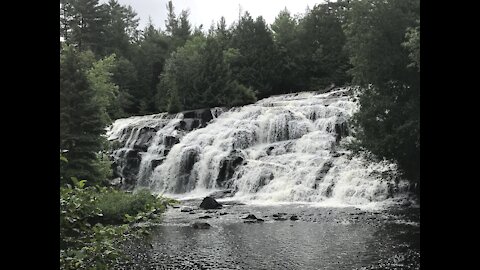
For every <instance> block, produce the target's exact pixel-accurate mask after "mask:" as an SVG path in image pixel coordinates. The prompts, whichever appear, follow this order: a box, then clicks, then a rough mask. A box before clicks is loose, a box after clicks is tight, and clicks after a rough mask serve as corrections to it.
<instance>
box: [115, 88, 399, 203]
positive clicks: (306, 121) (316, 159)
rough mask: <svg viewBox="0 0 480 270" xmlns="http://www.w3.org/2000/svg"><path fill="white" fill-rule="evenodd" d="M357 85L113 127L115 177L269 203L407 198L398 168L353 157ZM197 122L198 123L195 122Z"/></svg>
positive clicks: (160, 188) (159, 188) (160, 189)
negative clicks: (226, 191)
mask: <svg viewBox="0 0 480 270" xmlns="http://www.w3.org/2000/svg"><path fill="white" fill-rule="evenodd" d="M353 90H354V88H349V87H347V88H337V89H334V90H333V91H331V92H328V93H322V94H320V93H315V92H302V93H295V94H287V95H278V96H272V97H269V98H265V99H262V100H260V101H258V102H256V103H254V104H250V105H247V106H243V107H236V108H232V109H229V110H224V109H222V108H213V109H208V110H196V111H189V112H182V113H179V114H176V115H168V114H157V115H150V116H142V117H131V118H127V119H119V120H117V121H115V122H114V123H113V125H112V127H111V129H110V130H109V133H108V134H107V135H108V136H109V139H110V140H112V141H117V142H118V143H119V144H120V145H121V147H119V148H118V149H116V150H115V151H114V153H113V156H114V163H115V166H116V171H117V175H119V176H121V177H124V178H126V179H128V180H129V181H128V182H129V183H130V184H131V185H134V186H135V187H148V188H150V189H151V190H152V191H154V192H155V193H165V194H171V195H175V194H185V193H192V192H193V193H195V192H208V191H214V190H218V189H230V190H232V191H233V193H234V194H235V195H234V198H239V199H243V200H256V201H266V202H324V201H331V202H338V203H342V204H352V205H362V204H366V203H369V202H378V201H384V200H386V199H388V198H389V197H394V196H397V195H401V194H403V193H405V190H407V188H408V187H407V185H408V184H407V182H406V181H403V180H398V178H396V177H385V175H386V173H389V174H388V175H395V174H396V170H397V168H396V165H395V164H393V163H389V162H387V161H381V162H373V161H369V160H366V159H364V158H362V157H358V156H352V155H350V152H349V151H348V150H347V149H346V148H345V147H344V146H343V145H344V143H345V142H349V141H351V140H352V137H351V130H350V129H349V119H350V118H351V117H352V115H353V114H354V113H355V111H356V110H357V109H358V104H357V102H355V101H354V100H355V99H354V98H353V97H352V92H354V91H353ZM195 121H197V122H198V123H195Z"/></svg>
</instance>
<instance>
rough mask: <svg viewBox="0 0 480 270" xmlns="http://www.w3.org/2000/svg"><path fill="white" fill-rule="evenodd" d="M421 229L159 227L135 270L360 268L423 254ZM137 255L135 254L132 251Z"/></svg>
mask: <svg viewBox="0 0 480 270" xmlns="http://www.w3.org/2000/svg"><path fill="white" fill-rule="evenodd" d="M418 238H419V237H418V229H415V228H414V227H412V226H407V225H401V224H389V225H388V226H387V225H385V226H371V225H368V224H360V223H357V224H353V223H352V224H340V223H332V222H327V223H313V222H303V221H299V222H293V221H285V222H265V223H258V224H245V223H218V224H216V225H214V226H213V227H212V228H210V229H208V230H195V229H192V228H191V227H189V226H160V227H158V228H156V229H155V230H154V231H153V233H152V237H151V239H150V243H151V244H152V246H153V248H145V246H148V244H143V246H138V247H137V248H136V249H135V252H138V254H137V256H136V264H137V265H136V266H135V267H134V268H132V269H305V270H307V269H355V268H360V267H362V266H369V265H375V264H377V263H378V262H380V261H382V260H386V259H388V258H389V257H392V256H395V255H396V254H399V252H404V251H405V250H408V249H418V248H419V243H418ZM132 251H133V249H132Z"/></svg>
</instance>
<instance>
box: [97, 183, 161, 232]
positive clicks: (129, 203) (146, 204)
mask: <svg viewBox="0 0 480 270" xmlns="http://www.w3.org/2000/svg"><path fill="white" fill-rule="evenodd" d="M156 200H157V199H156V198H155V196H153V195H151V194H150V192H149V191H148V190H141V191H139V192H136V193H126V192H122V191H117V190H113V189H111V190H110V192H104V193H101V194H99V196H98V197H97V200H96V201H95V207H97V208H99V209H100V210H101V211H102V214H103V216H102V217H101V218H102V221H103V223H107V224H119V223H123V222H124V220H125V215H130V216H135V215H137V214H138V213H140V212H145V211H149V210H151V209H150V207H151V206H153V205H155V203H156ZM162 210H163V209H162Z"/></svg>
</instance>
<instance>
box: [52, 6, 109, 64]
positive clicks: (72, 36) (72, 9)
mask: <svg viewBox="0 0 480 270" xmlns="http://www.w3.org/2000/svg"><path fill="white" fill-rule="evenodd" d="M60 9H61V10H64V11H63V12H61V15H60V16H61V18H62V13H63V23H62V24H63V25H64V30H63V31H62V32H63V34H64V38H66V42H67V44H73V45H75V46H76V47H77V48H78V49H79V50H81V51H86V50H91V51H93V52H94V53H95V54H98V55H101V54H102V53H103V52H102V49H103V48H102V45H103V44H104V38H105V26H106V22H107V13H106V10H105V5H99V3H98V0H64V1H61V2H60ZM67 25H68V27H67Z"/></svg>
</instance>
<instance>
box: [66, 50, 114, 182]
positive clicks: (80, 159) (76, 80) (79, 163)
mask: <svg viewBox="0 0 480 270" xmlns="http://www.w3.org/2000/svg"><path fill="white" fill-rule="evenodd" d="M85 58H88V54H84V55H82V54H79V53H78V52H77V51H76V50H75V49H73V48H72V47H71V46H67V47H64V48H63V50H62V54H61V57H60V149H64V150H68V152H67V153H65V154H64V155H65V157H66V158H67V159H68V160H69V162H68V164H66V165H65V168H64V171H63V173H64V175H63V178H62V179H63V180H68V179H70V177H72V176H77V177H80V178H82V179H87V180H90V181H92V182H93V181H94V179H98V177H99V176H100V175H99V171H98V170H97V169H96V165H95V164H96V160H97V158H96V153H98V152H99V151H100V150H101V149H102V144H103V138H102V137H101V135H102V134H103V133H104V127H105V125H106V123H105V119H104V118H102V108H101V106H100V104H98V103H97V102H96V92H95V91H94V89H93V88H92V87H91V85H90V83H89V81H88V78H87V75H86V68H87V67H86V64H85Z"/></svg>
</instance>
